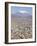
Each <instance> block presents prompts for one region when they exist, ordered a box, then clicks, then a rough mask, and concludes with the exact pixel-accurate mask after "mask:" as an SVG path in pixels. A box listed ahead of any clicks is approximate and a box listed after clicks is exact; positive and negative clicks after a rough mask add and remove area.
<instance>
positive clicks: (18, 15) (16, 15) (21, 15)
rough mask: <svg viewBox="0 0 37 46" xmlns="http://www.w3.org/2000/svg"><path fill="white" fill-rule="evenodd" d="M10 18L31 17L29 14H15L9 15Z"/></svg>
mask: <svg viewBox="0 0 37 46" xmlns="http://www.w3.org/2000/svg"><path fill="white" fill-rule="evenodd" d="M11 16H12V17H32V15H30V14H27V13H25V14H21V13H17V14H11Z"/></svg>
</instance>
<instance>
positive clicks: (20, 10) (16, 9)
mask: <svg viewBox="0 0 37 46" xmlns="http://www.w3.org/2000/svg"><path fill="white" fill-rule="evenodd" d="M17 13H28V14H31V15H32V7H18V6H11V14H17Z"/></svg>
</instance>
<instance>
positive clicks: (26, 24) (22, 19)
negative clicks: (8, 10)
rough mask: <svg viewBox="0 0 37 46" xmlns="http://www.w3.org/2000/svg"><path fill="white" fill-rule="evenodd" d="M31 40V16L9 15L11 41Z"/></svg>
mask: <svg viewBox="0 0 37 46" xmlns="http://www.w3.org/2000/svg"><path fill="white" fill-rule="evenodd" d="M29 38H32V15H29V14H11V39H29Z"/></svg>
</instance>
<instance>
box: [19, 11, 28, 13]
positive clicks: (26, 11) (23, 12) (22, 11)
mask: <svg viewBox="0 0 37 46" xmlns="http://www.w3.org/2000/svg"><path fill="white" fill-rule="evenodd" d="M19 12H20V13H28V12H27V11H19Z"/></svg>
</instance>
